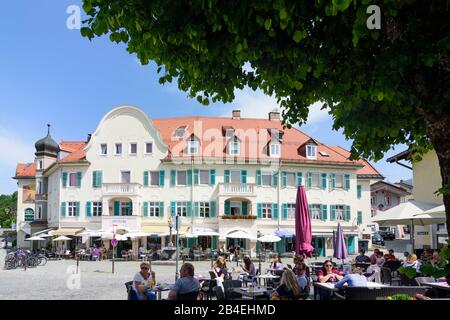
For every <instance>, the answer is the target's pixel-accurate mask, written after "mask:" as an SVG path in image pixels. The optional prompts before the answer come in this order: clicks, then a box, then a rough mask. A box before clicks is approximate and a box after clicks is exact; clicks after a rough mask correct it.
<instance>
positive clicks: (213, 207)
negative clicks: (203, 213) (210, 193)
mask: <svg viewBox="0 0 450 320" xmlns="http://www.w3.org/2000/svg"><path fill="white" fill-rule="evenodd" d="M209 216H210V217H211V218H215V217H216V202H215V201H211V202H210V203H209Z"/></svg>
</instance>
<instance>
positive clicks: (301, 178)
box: [297, 172, 303, 187]
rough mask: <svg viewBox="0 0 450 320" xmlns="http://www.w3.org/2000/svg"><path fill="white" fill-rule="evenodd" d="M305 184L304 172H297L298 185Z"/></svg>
mask: <svg viewBox="0 0 450 320" xmlns="http://www.w3.org/2000/svg"><path fill="white" fill-rule="evenodd" d="M302 184H303V174H302V173H301V172H297V187H298V186H301V185H302Z"/></svg>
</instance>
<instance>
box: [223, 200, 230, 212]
mask: <svg viewBox="0 0 450 320" xmlns="http://www.w3.org/2000/svg"><path fill="white" fill-rule="evenodd" d="M224 213H225V215H230V214H231V203H230V201H228V200H226V201H225V212H224Z"/></svg>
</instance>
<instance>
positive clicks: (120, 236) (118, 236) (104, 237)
mask: <svg viewBox="0 0 450 320" xmlns="http://www.w3.org/2000/svg"><path fill="white" fill-rule="evenodd" d="M101 237H102V240H112V239H113V237H114V234H113V233H104V234H103V235H102V236H101ZM115 238H116V239H117V241H127V240H128V237H127V236H125V235H123V234H117V233H116V236H115Z"/></svg>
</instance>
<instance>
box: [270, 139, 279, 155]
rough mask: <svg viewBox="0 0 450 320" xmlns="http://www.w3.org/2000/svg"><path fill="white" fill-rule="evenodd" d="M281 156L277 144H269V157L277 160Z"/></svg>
mask: <svg viewBox="0 0 450 320" xmlns="http://www.w3.org/2000/svg"><path fill="white" fill-rule="evenodd" d="M280 154H281V145H280V144H279V143H278V142H272V143H271V144H270V156H271V157H274V158H279V157H280Z"/></svg>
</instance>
